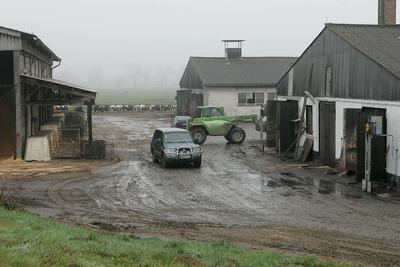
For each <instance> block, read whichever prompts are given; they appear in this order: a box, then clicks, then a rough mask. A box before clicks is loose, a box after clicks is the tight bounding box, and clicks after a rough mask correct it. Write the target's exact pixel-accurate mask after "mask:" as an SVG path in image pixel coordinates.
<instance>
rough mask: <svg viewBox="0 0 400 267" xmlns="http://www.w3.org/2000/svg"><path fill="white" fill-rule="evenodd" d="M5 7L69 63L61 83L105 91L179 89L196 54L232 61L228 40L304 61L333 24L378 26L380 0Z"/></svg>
mask: <svg viewBox="0 0 400 267" xmlns="http://www.w3.org/2000/svg"><path fill="white" fill-rule="evenodd" d="M3 4H4V5H6V6H7V8H6V9H2V10H1V11H0V16H1V18H2V20H1V23H0V26H3V27H7V28H12V29H16V30H20V31H24V32H29V33H34V34H36V35H37V36H38V37H39V38H40V39H41V40H42V41H43V42H44V43H45V44H46V45H47V46H48V47H49V48H50V49H51V50H52V51H54V52H55V53H56V54H57V55H58V56H59V57H60V58H62V63H61V66H60V67H58V68H56V69H55V71H54V77H55V78H57V79H62V80H65V81H69V82H72V83H75V84H80V85H83V86H87V87H89V88H92V89H94V90H97V91H103V90H108V91H110V90H143V89H146V88H147V89H163V90H175V89H176V88H178V86H179V85H178V83H179V80H180V78H181V76H182V73H183V71H184V68H185V66H186V63H187V61H188V59H189V57H190V56H213V57H221V56H224V52H223V43H222V42H221V40H222V39H244V40H246V42H244V44H243V56H244V57H246V56H295V57H297V56H300V54H301V53H302V52H303V51H304V50H305V48H306V47H307V46H308V45H309V44H310V43H311V41H312V40H314V38H315V37H316V36H317V35H318V33H319V32H321V31H322V29H323V28H324V24H325V23H328V22H329V23H355V24H377V21H378V18H377V15H378V1H377V0H367V1H366V0H351V1H346V0H340V1H332V0H300V1H299V0H288V1H279V0H270V1H261V0H251V1H247V2H246V3H240V4H239V3H238V2H234V3H233V2H232V1H227V0H221V1H218V2H216V1H211V0H204V1H201V2H197V1H196V2H195V1H188V0H186V1H185V0H171V1H161V0H149V1H123V0H117V1H113V2H109V1H104V0H98V1H94V0H87V1H77V0H72V1H57V2H56V1H51V0H38V1H32V2H31V1H18V0H17V1H13V2H10V3H7V4H5V3H3ZM12 9H15V10H18V16H16V15H15V14H16V13H15V12H10V10H12ZM397 9H398V13H399V12H400V5H398V6H397ZM32 10H34V12H32ZM304 10H309V12H304Z"/></svg>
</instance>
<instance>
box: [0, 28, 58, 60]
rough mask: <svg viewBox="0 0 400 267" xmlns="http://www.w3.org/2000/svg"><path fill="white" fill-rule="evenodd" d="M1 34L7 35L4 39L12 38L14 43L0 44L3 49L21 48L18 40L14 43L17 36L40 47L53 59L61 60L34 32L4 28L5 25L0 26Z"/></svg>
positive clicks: (17, 38)
mask: <svg viewBox="0 0 400 267" xmlns="http://www.w3.org/2000/svg"><path fill="white" fill-rule="evenodd" d="M2 35H3V36H7V38H5V40H6V39H13V40H14V43H13V44H12V46H11V45H8V46H6V45H3V46H0V49H3V50H20V49H21V48H22V45H21V43H20V42H18V45H16V43H15V40H18V41H19V38H22V39H25V40H27V41H28V42H29V43H31V44H34V45H35V46H38V47H40V48H41V49H43V50H44V51H46V52H47V53H49V54H50V55H51V56H52V57H53V60H54V61H60V60H61V59H60V58H59V57H58V56H57V55H56V54H55V53H54V52H53V51H52V50H51V49H50V48H49V47H48V46H47V45H46V44H45V43H43V42H42V40H40V39H39V37H37V36H36V35H34V34H31V33H27V32H22V31H18V30H14V29H10V28H6V27H2V26H0V36H2ZM3 41H4V40H3Z"/></svg>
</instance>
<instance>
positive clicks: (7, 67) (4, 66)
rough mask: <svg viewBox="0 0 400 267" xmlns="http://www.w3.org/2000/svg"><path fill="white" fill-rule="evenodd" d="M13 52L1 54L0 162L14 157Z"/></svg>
mask: <svg viewBox="0 0 400 267" xmlns="http://www.w3.org/2000/svg"><path fill="white" fill-rule="evenodd" d="M13 66H14V64H13V52H0V160H4V159H8V158H12V157H13V156H14V145H15V124H14V116H15V114H14V113H15V107H14V91H13V84H14V67H13Z"/></svg>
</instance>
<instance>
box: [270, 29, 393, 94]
mask: <svg viewBox="0 0 400 267" xmlns="http://www.w3.org/2000/svg"><path fill="white" fill-rule="evenodd" d="M311 66H312V76H311V84H310V88H309V91H310V93H311V94H312V95H313V96H314V97H336V98H353V99H371V100H388V101H399V100H400V78H398V77H397V76H395V75H394V74H392V73H391V72H389V71H387V70H386V69H385V68H383V67H382V66H381V65H379V64H378V63H376V62H375V61H373V60H371V59H370V58H369V57H367V56H366V55H364V54H363V53H361V52H360V51H358V50H357V49H356V48H354V47H353V46H351V45H350V44H349V43H347V42H346V41H345V40H344V39H343V38H341V37H340V36H338V35H337V34H336V33H334V32H332V31H331V30H330V29H328V28H325V29H324V30H323V31H322V32H321V34H320V35H319V36H318V37H317V38H316V39H315V40H314V42H313V43H312V44H311V45H310V47H309V48H308V49H307V50H306V51H305V52H304V54H303V55H302V56H301V57H300V59H299V60H298V61H297V63H296V64H295V65H294V81H293V95H294V96H304V91H305V90H306V86H307V85H306V84H307V78H308V77H309V73H310V71H311ZM327 67H331V68H332V83H331V91H330V92H327V91H326V86H325V83H326V81H325V78H326V69H327ZM288 75H289V73H287V74H286V75H285V76H284V77H283V78H282V80H281V81H280V82H279V83H278V85H277V91H278V95H282V96H284V95H287V94H288Z"/></svg>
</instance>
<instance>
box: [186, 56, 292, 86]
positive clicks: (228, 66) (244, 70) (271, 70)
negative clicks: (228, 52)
mask: <svg viewBox="0 0 400 267" xmlns="http://www.w3.org/2000/svg"><path fill="white" fill-rule="evenodd" d="M296 59H297V58H295V57H244V58H242V59H234V60H226V59H225V58H224V57H191V58H190V61H189V63H191V64H193V66H194V68H195V69H196V70H197V72H198V73H199V75H200V77H201V80H202V82H203V84H204V86H208V87H212V86H216V87H230V86H232V87H246V86H249V87H256V86H257V87H262V86H265V87H273V86H275V85H276V83H277V82H278V81H279V79H280V78H281V77H282V75H283V74H284V73H285V72H286V71H287V70H288V69H289V68H290V67H291V65H292V64H293V63H294V62H295V61H296Z"/></svg>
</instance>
